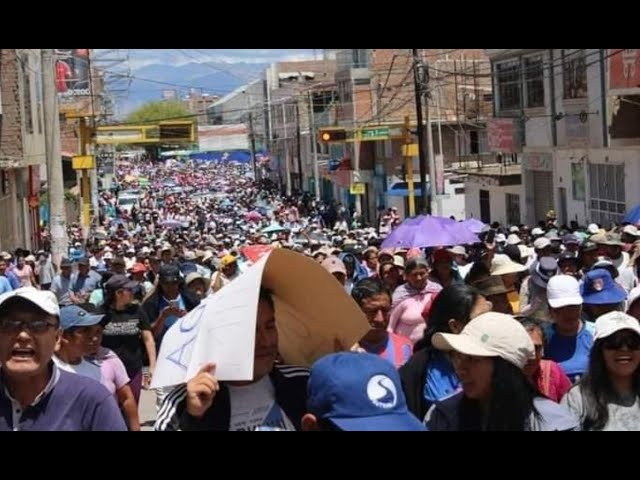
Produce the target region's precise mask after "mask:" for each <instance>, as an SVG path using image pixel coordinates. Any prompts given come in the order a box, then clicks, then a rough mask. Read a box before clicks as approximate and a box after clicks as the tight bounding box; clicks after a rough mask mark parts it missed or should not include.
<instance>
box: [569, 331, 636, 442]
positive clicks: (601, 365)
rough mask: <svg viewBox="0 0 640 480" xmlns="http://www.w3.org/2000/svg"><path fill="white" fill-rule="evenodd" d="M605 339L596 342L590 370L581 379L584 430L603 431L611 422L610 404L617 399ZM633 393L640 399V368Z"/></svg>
mask: <svg viewBox="0 0 640 480" xmlns="http://www.w3.org/2000/svg"><path fill="white" fill-rule="evenodd" d="M605 340H606V339H605V338H603V339H600V340H596V341H595V342H594V344H593V346H592V347H591V354H590V355H589V369H588V370H587V372H586V373H585V374H584V375H583V376H582V378H581V379H580V391H581V393H582V403H583V405H584V417H583V418H582V419H581V421H582V428H583V430H602V429H603V428H604V426H605V425H606V424H607V422H608V421H609V409H608V404H609V403H611V401H612V400H614V399H616V398H617V396H618V395H617V393H616V391H615V389H614V388H613V384H612V383H611V378H610V377H609V372H608V371H607V365H606V363H605V361H604V353H603V349H604V342H605ZM632 385H633V391H634V392H635V394H636V397H640V368H636V371H635V372H633V381H632Z"/></svg>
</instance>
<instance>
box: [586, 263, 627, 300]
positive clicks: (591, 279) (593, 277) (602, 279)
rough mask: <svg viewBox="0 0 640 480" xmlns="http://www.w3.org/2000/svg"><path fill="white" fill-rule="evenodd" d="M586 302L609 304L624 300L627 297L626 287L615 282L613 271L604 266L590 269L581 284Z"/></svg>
mask: <svg viewBox="0 0 640 480" xmlns="http://www.w3.org/2000/svg"><path fill="white" fill-rule="evenodd" d="M580 294H581V295H582V299H583V301H584V303H586V304H589V305H607V304H612V303H620V302H623V301H624V300H625V299H626V298H627V294H626V292H625V291H624V289H623V288H622V287H621V286H620V285H618V284H617V283H616V282H614V280H613V278H612V277H611V273H610V272H609V271H608V270H605V269H604V268H596V269H594V270H591V271H589V272H588V273H587V274H586V275H585V277H584V280H583V282H582V285H581V286H580Z"/></svg>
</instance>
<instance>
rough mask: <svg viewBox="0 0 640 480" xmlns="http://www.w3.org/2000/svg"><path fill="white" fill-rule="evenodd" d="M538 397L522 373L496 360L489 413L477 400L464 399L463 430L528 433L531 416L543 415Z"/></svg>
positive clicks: (461, 413)
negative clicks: (525, 431) (535, 400)
mask: <svg viewBox="0 0 640 480" xmlns="http://www.w3.org/2000/svg"><path fill="white" fill-rule="evenodd" d="M536 396H538V393H537V392H536V390H535V388H534V387H533V386H532V385H531V384H530V383H529V382H528V380H527V378H526V377H525V376H524V373H522V370H520V369H519V368H518V367H516V366H515V365H513V364H512V363H509V362H507V361H506V360H504V359H502V358H499V357H496V358H494V359H493V377H492V379H491V399H490V400H489V410H488V411H487V413H486V415H483V414H482V410H481V408H480V404H479V402H478V401H477V400H472V399H470V398H467V397H466V396H465V397H463V399H462V401H461V402H460V406H459V407H458V408H459V410H458V414H459V416H460V426H459V430H485V431H516V432H517V431H524V430H527V427H528V426H529V418H530V416H531V414H532V413H533V414H534V415H536V416H538V415H539V414H538V411H537V410H536V408H535V407H534V405H533V400H534V398H535V397H536Z"/></svg>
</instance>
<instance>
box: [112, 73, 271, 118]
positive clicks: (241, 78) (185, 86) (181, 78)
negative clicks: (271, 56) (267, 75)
mask: <svg viewBox="0 0 640 480" xmlns="http://www.w3.org/2000/svg"><path fill="white" fill-rule="evenodd" d="M268 66H269V64H268V63H244V62H240V63H222V62H220V63H214V62H207V63H199V62H190V63H183V64H171V63H152V64H147V65H143V66H140V67H138V68H135V69H133V68H132V70H131V83H130V85H129V87H128V89H127V91H128V95H127V96H126V97H125V98H121V99H120V100H119V101H118V102H117V104H116V111H115V114H116V116H117V117H124V116H126V115H127V114H128V113H130V112H131V111H133V110H135V109H136V108H138V107H139V106H140V105H142V104H144V103H146V102H149V101H154V100H161V99H162V95H163V91H164V90H175V91H176V94H177V96H178V98H183V97H184V96H186V95H188V94H189V93H190V91H191V90H192V89H195V91H197V92H199V93H200V94H209V95H219V96H224V95H226V94H228V93H230V92H232V91H233V90H235V89H236V88H238V87H240V86H242V85H245V84H247V83H248V82H251V81H253V80H256V79H258V78H261V77H263V75H264V71H265V69H266V68H267V67H268ZM119 83H121V82H119ZM118 86H120V85H118Z"/></svg>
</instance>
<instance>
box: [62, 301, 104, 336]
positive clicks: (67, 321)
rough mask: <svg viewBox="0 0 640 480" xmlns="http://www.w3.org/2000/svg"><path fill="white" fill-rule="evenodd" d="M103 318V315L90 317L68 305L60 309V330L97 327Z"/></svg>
mask: <svg viewBox="0 0 640 480" xmlns="http://www.w3.org/2000/svg"><path fill="white" fill-rule="evenodd" d="M103 318H104V315H92V314H90V313H89V312H87V311H86V310H84V309H82V308H80V307H78V306H77V305H70V306H68V307H62V308H61V309H60V327H61V328H62V330H68V329H69V328H72V327H90V326H92V325H97V324H98V323H100V321H101V320H102V319H103Z"/></svg>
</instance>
